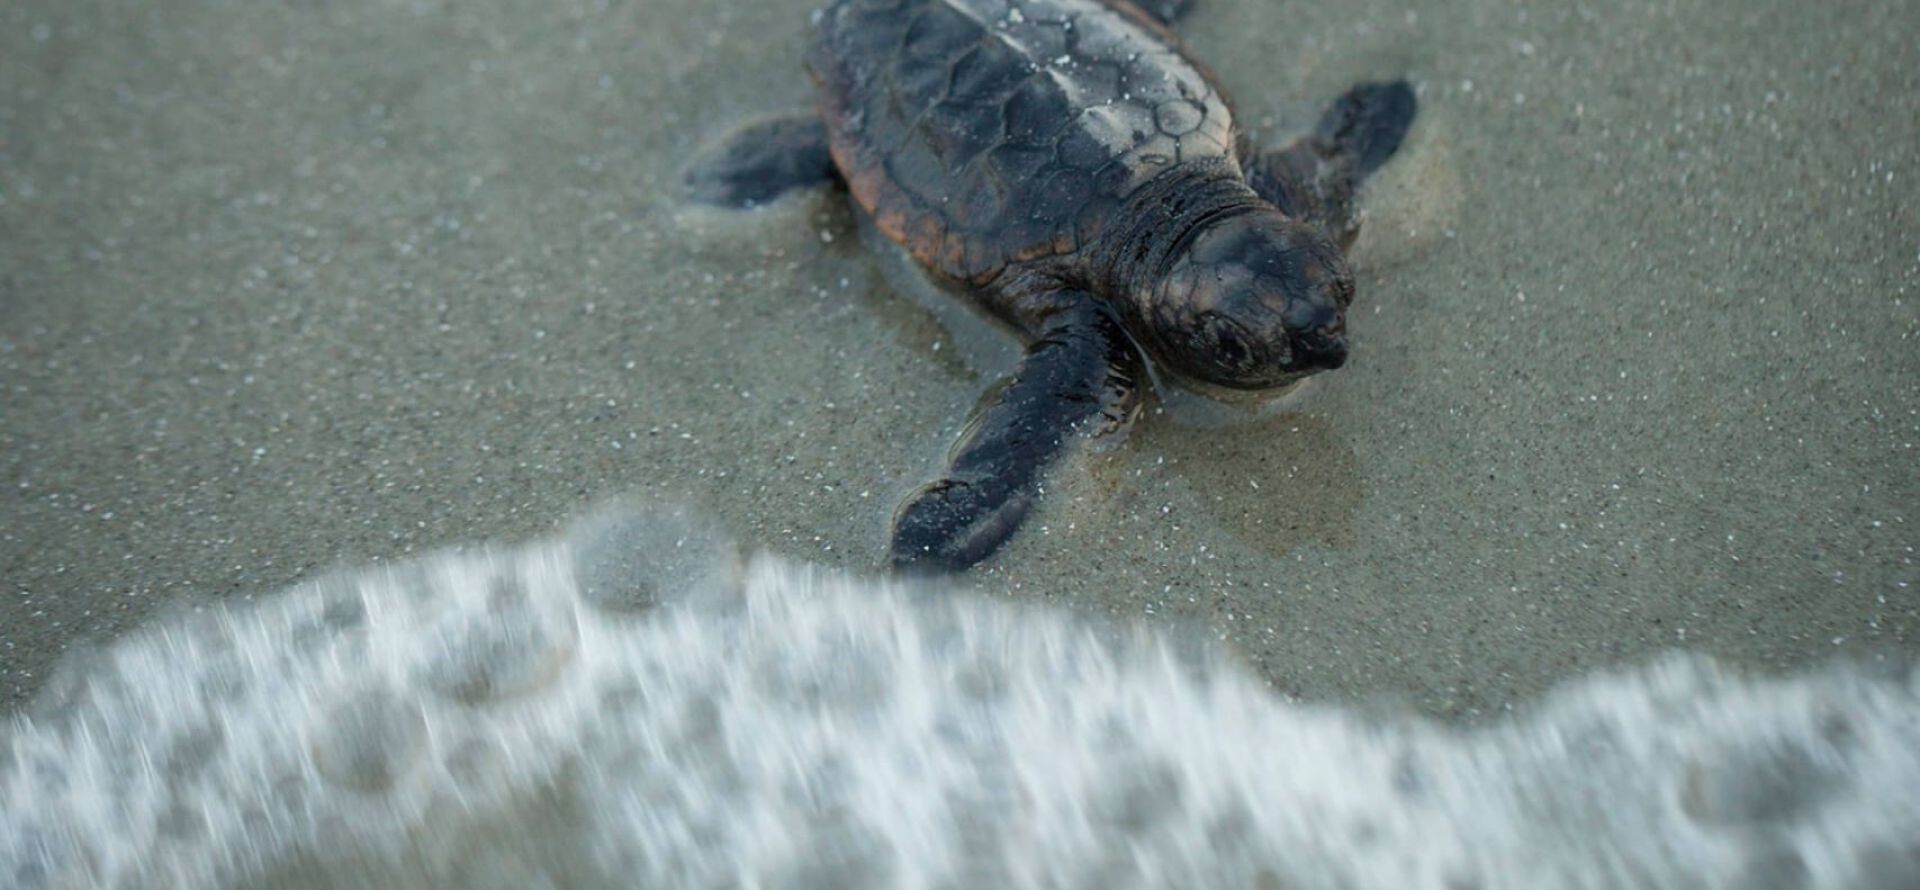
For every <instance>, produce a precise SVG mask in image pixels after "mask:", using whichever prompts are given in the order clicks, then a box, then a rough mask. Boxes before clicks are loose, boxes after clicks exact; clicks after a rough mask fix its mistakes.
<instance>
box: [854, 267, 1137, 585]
mask: <svg viewBox="0 0 1920 890" xmlns="http://www.w3.org/2000/svg"><path fill="white" fill-rule="evenodd" d="M1065 305H1066V307H1067V308H1062V309H1060V310H1058V311H1056V312H1055V313H1054V314H1052V315H1051V316H1049V317H1047V318H1046V319H1045V321H1043V322H1042V324H1041V329H1040V334H1039V336H1038V337H1037V338H1035V339H1034V341H1033V342H1032V344H1030V345H1029V346H1028V347H1027V352H1026V355H1025V356H1024V357H1022V358H1021V360H1020V366H1019V367H1018V368H1017V369H1015V371H1014V373H1013V376H1012V377H1011V378H1009V379H1008V380H1007V381H1005V383H1004V384H1003V385H1002V386H1000V387H998V388H997V389H996V390H995V392H994V393H993V394H992V395H990V396H989V397H988V398H987V399H985V400H984V401H983V402H982V404H981V406H980V407H979V408H978V409H977V410H976V411H975V414H974V417H973V419H972V421H971V422H969V424H968V425H967V431H966V432H965V433H964V434H962V436H961V438H960V441H959V442H958V443H957V444H956V445H955V446H954V451H953V457H952V459H951V461H950V463H949V465H948V467H947V472H946V475H945V477H944V478H942V479H939V480H937V481H935V482H932V483H929V484H927V485H925V486H922V487H921V489H920V490H919V491H917V492H915V493H914V494H913V496H912V497H910V498H908V499H907V501H906V503H905V504H903V505H902V506H901V508H900V512H899V513H897V514H896V515H895V516H894V520H893V544H892V548H891V550H892V555H891V560H892V563H893V567H894V568H895V569H898V570H907V571H935V572H939V571H958V570H961V569H964V568H967V567H968V566H971V565H973V564H974V563H976V562H979V561H980V560H982V559H985V558H986V557H987V556H988V555H989V554H991V553H993V551H994V550H996V549H998V548H999V546H1000V545H1001V544H1002V543H1003V542H1005V541H1006V540H1007V538H1008V537H1010V536H1012V534H1013V532H1014V530H1015V529H1016V528H1018V527H1019V526H1020V522H1021V520H1023V519H1025V518H1026V515H1027V510H1028V509H1029V508H1031V507H1032V506H1033V499H1034V496H1035V495H1036V494H1037V493H1038V489H1039V484H1040V480H1041V475H1042V473H1043V472H1044V471H1045V470H1046V469H1047V467H1048V466H1050V465H1052V464H1053V463H1054V462H1055V461H1056V460H1057V459H1058V458H1059V457H1060V455H1062V454H1063V453H1065V452H1066V450H1067V449H1068V448H1069V447H1071V446H1072V445H1073V444H1074V443H1076V442H1081V441H1086V440H1090V439H1095V438H1099V437H1102V436H1107V435H1112V434H1115V433H1119V432H1122V431H1124V430H1125V429H1126V428H1127V426H1128V425H1129V424H1130V423H1132V421H1133V416H1134V414H1135V411H1136V409H1137V408H1138V407H1139V403H1140V391H1139V381H1140V380H1141V377H1142V368H1143V366H1142V364H1141V359H1140V355H1139V353H1138V352H1137V351H1136V350H1135V349H1134V346H1133V343H1132V342H1131V341H1130V340H1128V339H1127V335H1126V331H1125V330H1124V328H1123V327H1122V326H1121V324H1120V320H1119V319H1118V318H1116V317H1115V316H1114V314H1113V312H1112V310H1110V309H1108V308H1107V307H1106V306H1105V305H1103V304H1101V303H1100V302H1098V301H1097V300H1096V299H1095V298H1093V297H1091V296H1089V295H1085V294H1073V295H1072V300H1071V301H1070V302H1068V303H1066V304H1065Z"/></svg>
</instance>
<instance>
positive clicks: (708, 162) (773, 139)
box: [686, 114, 839, 209]
mask: <svg viewBox="0 0 1920 890" xmlns="http://www.w3.org/2000/svg"><path fill="white" fill-rule="evenodd" d="M838 175H839V174H838V173H837V172H836V171H835V169H834V166H833V156H832V155H831V154H830V153H829V152H828V151H827V127H826V124H824V123H822V122H821V121H820V118H819V117H817V116H815V115H811V114H808V115H794V116H790V117H777V118H770V119H768V120H763V121H758V122H755V123H751V124H748V125H746V126H744V127H741V128H740V129H738V130H735V131H734V132H733V133H732V134H731V135H729V136H728V137H727V138H726V139H725V140H723V141H721V142H720V144H718V145H715V146H714V147H712V148H709V149H707V150H706V151H705V152H702V153H701V155H700V156H699V157H698V158H696V159H695V160H694V162H693V164H692V165H691V166H690V167H688V168H687V174H686V182H687V190H688V192H689V193H691V195H692V197H693V199H694V200H696V201H700V202H703V203H707V204H715V205H718V206H721V207H733V208H739V209H745V208H748V207H755V206H758V205H760V204H765V203H767V202H768V201H771V200H773V199H775V198H778V197H780V196H781V195H783V194H785V193H787V192H789V191H792V190H793V189H797V188H808V187H811V186H816V185H825V184H827V183H829V182H832V181H834V179H835V178H837V177H838Z"/></svg>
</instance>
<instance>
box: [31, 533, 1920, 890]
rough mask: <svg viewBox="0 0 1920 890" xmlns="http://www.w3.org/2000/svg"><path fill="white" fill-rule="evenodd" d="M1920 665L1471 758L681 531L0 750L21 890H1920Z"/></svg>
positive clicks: (1150, 637)
mask: <svg viewBox="0 0 1920 890" xmlns="http://www.w3.org/2000/svg"><path fill="white" fill-rule="evenodd" d="M1917 691H1920V673H1917V672H1912V671H1905V670H1903V671H1897V672H1890V671H1881V672H1872V671H1868V670H1864V669H1860V668H1851V667H1835V668H1830V669H1827V670H1823V671H1818V672H1815V673H1811V674H1807V675H1803V676H1798V677H1794V678H1788V679H1753V678H1747V677H1743V676H1741V675H1740V674H1738V673H1737V672H1734V671H1730V670H1727V669H1723V668H1721V667H1718V666H1716V665H1715V664H1713V663H1711V662H1709V661H1706V660H1704V659H1700V658H1694V657H1686V656H1674V657H1671V658H1668V659H1666V660H1663V661H1660V662H1657V663H1655V664H1653V665H1650V666H1646V667H1643V668H1640V669H1636V670H1630V671H1623V672H1619V673H1613V674H1608V675H1604V676H1596V677H1592V678H1588V679H1586V680H1583V681H1580V682H1576V683H1573V684H1570V685H1568V686H1565V687H1563V688H1561V689H1559V690H1558V691H1556V692H1554V693H1552V694H1551V695H1549V696H1546V697H1545V698H1544V699H1543V700H1542V701H1539V702H1537V703H1535V704H1534V705H1533V706H1531V707H1530V708H1528V709H1527V710H1526V711H1525V713H1524V714H1523V715H1521V716H1519V717H1516V718H1513V719H1511V720H1508V721H1506V722H1503V723H1500V724H1498V725H1495V726H1492V727H1487V728H1480V729H1470V730H1465V729H1456V728H1449V727H1444V726H1440V725H1437V724H1434V723H1431V722H1428V721H1425V720H1422V719H1420V718H1417V717H1414V716H1411V715H1403V716H1395V715H1383V714H1380V713H1378V712H1369V713H1360V712H1357V711H1353V710H1346V709H1341V708H1336V707H1330V706H1314V705H1303V704H1297V703H1291V702H1288V701H1285V700H1282V699H1280V698H1278V697H1276V696H1275V695H1274V694H1272V693H1271V692H1270V691H1269V690H1268V689H1267V688H1266V687H1265V686H1264V685H1263V684H1262V683H1261V682H1260V681H1259V679H1258V678H1257V677H1255V676H1253V675H1252V674H1251V673H1249V672H1248V671H1246V670H1244V669H1242V668H1240V667H1238V666H1236V665H1235V664H1234V663H1233V662H1232V661H1231V659H1230V658H1229V657H1227V656H1226V655H1224V654H1223V653H1221V652H1220V651H1218V650H1217V649H1214V648H1212V647H1210V646H1209V645H1207V644H1206V643H1205V642H1203V641H1201V640H1199V639H1198V638H1197V637H1196V636H1194V635H1182V634H1179V633H1177V632H1173V631H1168V630H1165V629H1153V628H1146V627H1138V626H1122V625H1116V624H1112V623H1107V622H1097V621H1091V620H1088V619H1085V618H1082V617H1076V616H1074V615H1071V614H1067V613H1063V612H1059V611H1055V610H1051V609H1046V608H1041V607H1036V606H1029V605H1015V604H1009V603H1006V602H1001V601H990V600H987V599H983V598H980V597H977V596H974V595H971V594H969V593H967V592H966V591H964V590H939V591H934V590H929V589H925V588H920V587H915V586H912V585H907V584H902V583H896V582H890V581H874V580H865V579H859V578H855V577H850V576H847V575H844V574H840V573H835V572H830V571H826V570H822V569H817V568H811V567H807V566H804V565H796V564H792V563H788V562H784V561H782V560H779V559H776V558H773V557H769V556H758V557H754V558H753V559H751V560H750V561H743V560H742V559H741V558H740V556H739V554H738V552H737V550H736V549H735V547H734V545H733V544H732V543H731V542H730V541H729V540H728V539H727V538H726V537H725V535H724V534H722V533H721V532H719V531H718V530H717V529H716V528H714V527H713V526H712V525H711V524H709V523H707V522H705V521H704V520H701V519H700V518H698V517H696V516H694V515H692V514H689V513H687V512H684V511H678V510H670V509H652V510H641V511H624V512H618V513H607V514H602V515H600V516H598V517H595V518H594V519H592V520H589V521H587V522H584V523H582V524H581V525H579V526H577V527H576V528H575V529H574V530H573V531H572V532H570V533H569V534H568V535H567V536H565V537H564V538H562V539H561V540H559V541H556V542H551V543H545V544H539V545H534V546H529V547H525V548H521V549H494V550H486V551H479V552H469V553H449V554H442V555H438V556H433V557H428V558H425V559H422V560H419V561H416V562H412V563H408V564H403V565H396V566H391V567H383V568H371V569H366V570H361V571H355V572H348V573H341V574H336V575H333V576H329V577H326V578H322V579H320V580H317V581H313V582H310V583H307V584H303V585H300V586H298V587H295V588H292V589H290V590H287V591H285V592H282V593H279V594H275V595H272V596H268V597H264V598H261V599H259V600H257V601H254V602H246V603H236V604H232V605H227V606H222V607H218V608H211V609H206V610H203V611H201V612H199V613H197V614H182V615H178V616H174V617H172V618H169V619H166V620H162V621H159V622H157V623H155V624H154V625H152V626H150V627H148V628H146V629H145V630H142V631H139V632H136V633H134V634H131V635H129V636H127V637H125V638H123V639H121V640H119V641H118V642H115V643H113V644H112V645H110V646H107V647H105V648H103V649H101V650H98V651H96V652H94V653H92V654H90V655H89V656H86V657H84V658H81V659H79V660H77V661H76V662H75V663H74V664H71V665H69V666H68V668H67V669H66V670H65V671H64V673H63V674H62V676H61V677H59V678H58V679H57V680H56V681H55V682H53V683H52V684H50V686H49V688H48V689H47V690H46V691H45V692H44V693H43V694H42V695H41V696H40V697H39V698H38V699H37V700H36V701H35V703H34V704H33V705H32V707H30V708H29V709H28V710H27V711H26V712H25V713H24V714H23V715H21V716H18V717H15V718H13V719H12V721H11V724H10V725H8V726H6V727H5V728H4V729H0V802H3V803H4V807H0V885H5V886H10V887H21V888H43V887H45V888H52V887H59V888H65V887H76V888H77V887H142V888H144V887H207V886H242V887H245V886H272V887H336V886H337V887H352V886H381V887H393V886H458V887H502V888H505V887H512V888H525V887H603V886H604V887H635V886H640V887H783V888H802V887H819V888H860V887H926V888H936V887H938V888H971V887H1062V888H1066V887H1100V888H1126V887H1166V888H1176V887H1179V888H1200V887H1258V888H1336V887H1340V888H1350V887H1383V888H1420V887H1432V888H1447V890H1462V888H1486V890H1491V888H1529V890H1532V888H1554V887H1563V888H1575V887H1579V888H1602V887H1620V888H1657V887H1676V888H1679V887H1685V888H1698V887H1743V888H1745V887H1764V888H1800V887H1807V888H1813V887H1847V888H1889V890H1891V888H1910V887H1915V886H1920V702H1917V699H1916V693H1917Z"/></svg>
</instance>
